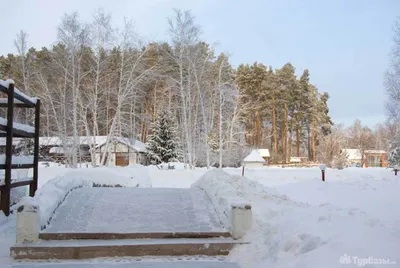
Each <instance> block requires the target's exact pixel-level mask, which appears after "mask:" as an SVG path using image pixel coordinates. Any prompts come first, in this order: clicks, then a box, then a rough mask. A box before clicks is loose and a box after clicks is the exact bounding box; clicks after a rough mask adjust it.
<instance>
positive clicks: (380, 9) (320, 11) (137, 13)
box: [0, 0, 400, 126]
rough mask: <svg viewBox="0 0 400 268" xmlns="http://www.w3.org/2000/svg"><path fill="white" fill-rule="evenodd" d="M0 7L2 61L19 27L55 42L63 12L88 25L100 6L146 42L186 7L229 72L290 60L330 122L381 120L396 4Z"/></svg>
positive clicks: (53, 1)
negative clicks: (325, 105)
mask: <svg viewBox="0 0 400 268" xmlns="http://www.w3.org/2000/svg"><path fill="white" fill-rule="evenodd" d="M0 6H1V7H3V9H2V16H1V17H2V20H1V24H0V30H1V31H0V35H1V39H0V40H1V41H0V55H1V54H7V53H9V52H15V48H14V46H13V39H14V38H15V35H16V33H17V32H18V31H19V30H21V29H23V30H25V31H27V32H28V34H29V44H30V46H33V47H36V48H40V47H42V46H48V45H50V44H53V43H54V41H55V40H56V38H57V30H56V27H57V25H58V24H59V22H60V19H61V17H62V15H63V14H64V13H66V12H73V11H78V12H79V15H80V17H81V19H82V20H84V21H87V22H88V21H90V19H91V16H92V14H93V11H94V10H95V9H96V8H99V7H101V8H103V9H104V10H106V11H108V12H110V13H111V14H112V17H113V21H114V23H115V25H116V26H118V25H121V22H122V20H123V17H128V18H131V19H132V20H133V21H134V22H135V25H136V30H137V32H138V33H139V34H140V35H141V36H142V37H143V38H144V39H145V40H166V39H167V35H166V31H167V23H166V18H167V17H169V16H171V15H172V14H173V8H179V9H191V10H192V12H193V14H194V15H195V16H196V22H197V24H199V25H201V27H202V31H203V39H204V40H205V41H206V42H208V43H211V44H217V51H225V52H229V53H230V54H231V55H232V56H231V62H232V63H233V65H234V66H237V65H239V64H240V63H253V62H254V61H258V62H262V63H264V64H266V65H272V66H273V67H274V68H279V67H281V66H282V65H284V64H285V63H287V62H291V63H292V64H293V65H294V66H295V67H296V68H297V70H296V72H297V74H298V75H301V73H302V71H303V70H304V69H305V68H308V69H309V70H310V74H311V82H312V83H313V84H315V85H317V87H318V88H319V90H320V91H326V92H328V93H329V95H330V96H331V99H330V101H329V107H330V111H331V116H332V118H333V120H334V121H335V123H344V124H346V125H349V124H351V123H352V122H353V121H354V120H355V119H356V118H360V119H361V120H362V121H363V122H364V123H365V124H368V125H370V126H373V125H374V124H375V123H378V122H382V121H384V119H385V116H384V101H385V93H384V87H383V74H384V72H385V70H386V68H387V66H388V59H389V57H388V53H389V51H390V47H391V45H392V36H393V33H392V26H393V23H394V21H395V19H396V16H400V1H399V0H370V1H367V0H324V1H321V0H273V1H272V0H259V1H252V0H246V1H232V0H203V1H201V0H197V1H189V0H145V1H144V0H142V1H139V0H137V1H136V0H68V1H61V0H0ZM4 7H7V8H6V9H5V8H4Z"/></svg>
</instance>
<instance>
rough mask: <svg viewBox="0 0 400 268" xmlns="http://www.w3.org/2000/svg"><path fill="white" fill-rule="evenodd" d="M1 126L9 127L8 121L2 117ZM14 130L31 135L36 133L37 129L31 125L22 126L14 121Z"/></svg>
mask: <svg viewBox="0 0 400 268" xmlns="http://www.w3.org/2000/svg"><path fill="white" fill-rule="evenodd" d="M0 124H1V125H3V126H7V119H5V118H3V117H0ZM13 128H15V129H18V130H22V131H25V132H29V133H35V128H34V127H32V126H29V125H25V124H20V123H17V122H15V121H14V123H13Z"/></svg>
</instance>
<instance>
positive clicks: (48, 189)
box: [34, 166, 151, 227]
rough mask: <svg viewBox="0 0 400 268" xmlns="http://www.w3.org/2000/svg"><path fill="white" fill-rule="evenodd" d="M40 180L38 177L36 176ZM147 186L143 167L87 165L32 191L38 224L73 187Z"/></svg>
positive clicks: (147, 179)
mask: <svg viewBox="0 0 400 268" xmlns="http://www.w3.org/2000/svg"><path fill="white" fill-rule="evenodd" d="M39 180H40V177H39ZM96 185H97V186H109V187H112V186H119V187H151V183H150V180H149V177H148V173H147V170H146V169H145V168H144V167H141V166H135V167H130V168H121V169H117V168H91V169H77V170H74V171H70V172H68V173H66V174H64V175H63V176H60V177H57V178H55V179H52V180H50V181H48V182H47V183H46V184H44V185H43V186H42V187H41V188H40V189H39V190H38V191H37V192H36V194H35V197H34V198H35V201H36V202H37V204H38V205H39V211H40V219H41V220H40V223H41V226H42V227H44V226H45V225H47V223H48V222H49V220H50V218H51V217H52V215H53V213H54V211H55V210H56V208H57V207H58V206H59V205H60V204H61V203H62V202H63V201H64V199H65V198H66V197H67V195H68V194H69V193H70V192H71V191H72V190H74V189H77V188H82V187H92V186H96Z"/></svg>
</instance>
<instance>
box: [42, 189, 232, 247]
mask: <svg viewBox="0 0 400 268" xmlns="http://www.w3.org/2000/svg"><path fill="white" fill-rule="evenodd" d="M51 233H58V234H60V233H65V234H68V233H70V234H73V233H75V234H77V233H78V234H79V233H86V234H88V233H94V234H95V233H102V234H107V233H108V234H121V233H122V234H128V233H131V234H132V233H136V234H138V233H142V234H145V233H153V234H154V233H159V234H166V233H227V230H226V229H224V228H223V227H222V226H221V224H220V222H219V220H218V217H217V215H216V212H215V210H214V207H213V206H212V204H211V202H210V200H209V199H208V197H207V196H206V194H205V193H204V192H203V191H201V190H199V189H168V188H101V187H98V188H80V189H76V190H74V191H72V192H71V193H70V194H69V195H68V196H67V198H66V200H65V201H64V202H63V203H62V204H61V205H60V207H59V208H58V209H57V210H56V213H55V215H54V216H53V218H52V220H51V222H50V226H48V228H46V229H45V230H43V235H45V234H51ZM161 237H162V236H161ZM42 238H44V237H42ZM83 238H87V237H83ZM111 238H114V237H111ZM126 238H145V237H126ZM149 238H158V237H149ZM52 239H54V237H53V238H52ZM74 239H79V237H75V238H74Z"/></svg>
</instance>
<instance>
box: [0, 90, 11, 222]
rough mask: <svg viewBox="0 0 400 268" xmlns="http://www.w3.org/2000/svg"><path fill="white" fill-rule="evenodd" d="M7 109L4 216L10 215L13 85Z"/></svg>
mask: <svg viewBox="0 0 400 268" xmlns="http://www.w3.org/2000/svg"><path fill="white" fill-rule="evenodd" d="M7 91H8V96H7V97H8V98H7V99H8V107H7V128H6V131H7V135H6V161H5V165H4V167H5V180H4V181H5V188H4V189H3V190H2V191H1V209H2V210H3V212H4V214H5V215H6V216H8V215H10V184H11V168H12V167H11V165H12V149H13V147H12V142H13V123H14V122H13V120H14V84H10V85H9V86H8V90H7Z"/></svg>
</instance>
